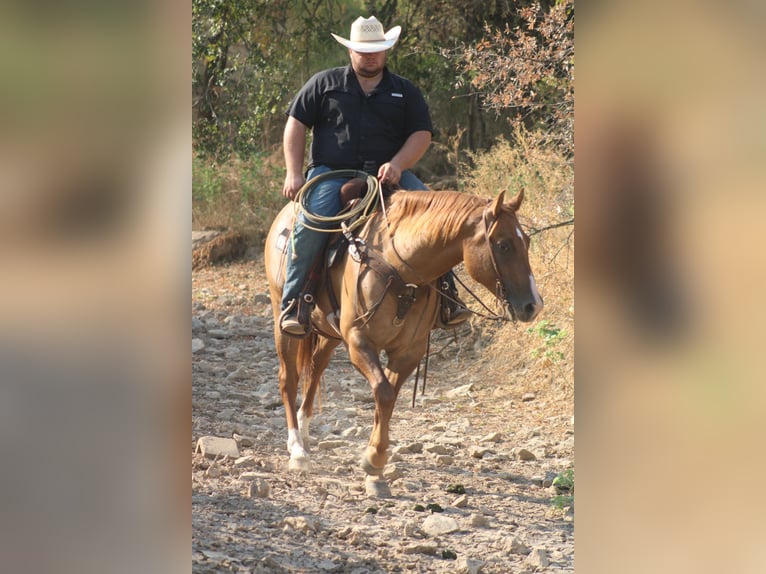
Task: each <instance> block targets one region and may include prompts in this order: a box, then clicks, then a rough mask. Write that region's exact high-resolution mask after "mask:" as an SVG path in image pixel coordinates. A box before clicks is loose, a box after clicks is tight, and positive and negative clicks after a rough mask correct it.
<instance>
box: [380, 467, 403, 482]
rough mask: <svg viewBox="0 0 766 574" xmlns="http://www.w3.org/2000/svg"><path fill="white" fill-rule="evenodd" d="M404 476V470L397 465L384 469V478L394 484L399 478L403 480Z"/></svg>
mask: <svg viewBox="0 0 766 574" xmlns="http://www.w3.org/2000/svg"><path fill="white" fill-rule="evenodd" d="M403 476H404V473H403V472H402V469H401V468H400V467H398V466H396V465H395V464H388V465H386V467H385V468H384V469H383V478H385V479H386V480H388V481H389V482H393V481H395V480H397V479H399V478H402V477H403Z"/></svg>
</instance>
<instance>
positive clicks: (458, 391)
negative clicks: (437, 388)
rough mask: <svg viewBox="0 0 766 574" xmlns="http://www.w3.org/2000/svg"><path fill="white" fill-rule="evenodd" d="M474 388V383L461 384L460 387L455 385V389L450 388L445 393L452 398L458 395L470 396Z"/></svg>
mask: <svg viewBox="0 0 766 574" xmlns="http://www.w3.org/2000/svg"><path fill="white" fill-rule="evenodd" d="M472 390H473V383H468V384H467V385H461V386H459V387H455V388H454V389H450V390H449V391H447V392H446V393H444V396H445V397H447V398H450V399H454V398H456V397H465V396H468V394H469V393H470V392H471V391H472Z"/></svg>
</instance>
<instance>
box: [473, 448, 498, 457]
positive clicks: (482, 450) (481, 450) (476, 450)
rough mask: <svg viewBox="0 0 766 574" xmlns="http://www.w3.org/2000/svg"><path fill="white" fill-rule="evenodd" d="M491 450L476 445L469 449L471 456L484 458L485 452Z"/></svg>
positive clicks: (490, 450)
mask: <svg viewBox="0 0 766 574" xmlns="http://www.w3.org/2000/svg"><path fill="white" fill-rule="evenodd" d="M491 452H493V451H492V449H490V448H485V447H481V446H477V447H474V448H472V449H471V456H472V457H473V458H480V459H481V458H484V457H485V456H486V455H487V454H489V453H491Z"/></svg>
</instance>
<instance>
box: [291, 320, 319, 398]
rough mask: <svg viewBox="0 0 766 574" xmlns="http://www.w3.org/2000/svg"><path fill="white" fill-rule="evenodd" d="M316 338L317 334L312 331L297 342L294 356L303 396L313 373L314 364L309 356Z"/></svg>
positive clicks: (314, 345)
mask: <svg viewBox="0 0 766 574" xmlns="http://www.w3.org/2000/svg"><path fill="white" fill-rule="evenodd" d="M318 339H319V336H318V335H317V334H316V333H313V332H312V333H309V335H308V336H307V337H304V338H303V339H301V340H300V341H299V343H298V354H297V356H296V357H295V362H296V367H297V370H298V376H299V377H300V379H301V388H302V390H303V396H304V398H305V397H306V393H307V392H308V389H309V386H310V385H311V377H312V376H313V374H314V368H313V367H314V364H313V361H312V360H311V358H312V357H313V355H314V348H315V347H316V344H317V341H318Z"/></svg>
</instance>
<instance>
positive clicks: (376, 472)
mask: <svg viewBox="0 0 766 574" xmlns="http://www.w3.org/2000/svg"><path fill="white" fill-rule="evenodd" d="M361 467H362V470H363V471H364V472H366V473H367V474H369V475H370V476H377V477H381V476H383V467H380V468H379V467H377V466H373V465H372V463H371V462H370V459H369V458H367V457H366V456H363V457H362V462H361Z"/></svg>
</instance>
